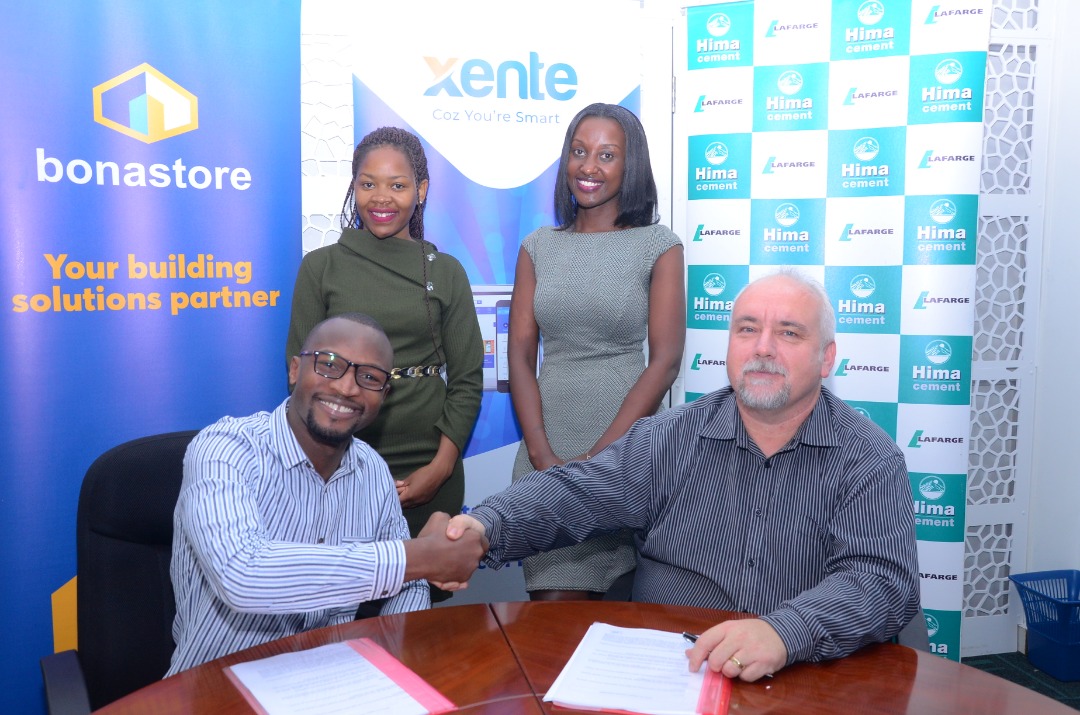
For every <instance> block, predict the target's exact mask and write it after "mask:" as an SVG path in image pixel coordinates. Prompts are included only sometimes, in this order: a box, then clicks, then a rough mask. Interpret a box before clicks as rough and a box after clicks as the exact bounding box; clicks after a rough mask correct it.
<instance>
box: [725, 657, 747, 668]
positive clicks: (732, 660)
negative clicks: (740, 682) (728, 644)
mask: <svg viewBox="0 0 1080 715" xmlns="http://www.w3.org/2000/svg"><path fill="white" fill-rule="evenodd" d="M728 660H730V661H731V662H732V663H734V664H735V667H736V668H738V669H739V670H742V669H743V665H742V661H741V660H739V659H738V658H736V657H735V656H731V657H730V658H728Z"/></svg>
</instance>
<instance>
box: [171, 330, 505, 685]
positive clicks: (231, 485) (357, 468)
mask: <svg viewBox="0 0 1080 715" xmlns="http://www.w3.org/2000/svg"><path fill="white" fill-rule="evenodd" d="M393 362H394V361H393V351H392V350H391V348H390V342H389V340H387V338H386V334H385V333H384V332H383V330H382V328H381V327H379V324H378V323H376V322H375V321H374V320H373V319H372V318H370V317H368V316H366V315H362V314H359V313H350V314H346V315H340V316H336V317H334V318H330V319H329V320H325V321H323V322H322V323H319V324H318V325H317V326H315V328H314V329H312V331H311V333H310V335H309V336H308V339H307V341H306V342H305V343H304V346H303V348H302V350H301V352H300V354H298V355H295V356H293V358H292V361H291V363H290V366H289V382H290V385H291V386H292V394H291V396H290V397H289V398H288V399H286V400H285V401H284V402H282V403H281V405H279V406H278V407H277V409H275V410H274V411H273V412H259V413H257V414H254V415H251V416H250V417H244V418H233V417H225V418H222V419H221V420H219V421H218V422H216V423H214V424H213V425H211V426H209V427H207V428H206V429H204V430H203V431H201V432H200V433H199V434H198V435H197V436H196V437H195V439H194V440H193V441H192V443H191V445H190V446H189V447H188V451H187V455H186V456H185V458H184V480H183V484H182V486H181V490H180V498H179V501H178V502H177V505H176V512H175V518H174V536H173V554H172V564H171V575H172V581H173V589H174V591H175V593H176V620H175V621H174V624H173V637H174V639H175V641H176V651H175V652H174V653H173V659H172V664H171V667H170V669H169V673H168V674H169V675H172V674H173V673H176V672H179V671H181V670H184V669H186V668H190V667H192V666H194V665H198V664H200V663H203V662H206V661H208V660H212V659H214V658H217V657H220V656H223V655H226V654H228V653H232V652H234V651H237V650H241V649H243V648H248V647H250V646H253V645H257V644H259V643H264V642H266V641H270V640H274V639H277V638H281V637H284V636H289V635H293V634H295V633H299V632H301V631H306V630H310V629H312V628H320V627H322V626H329V625H335V624H339V623H344V622H346V621H349V620H352V618H353V617H354V614H355V613H356V609H357V606H358V605H359V604H360V603H362V602H366V601H371V600H376V599H386V600H385V602H384V603H383V604H382V606H381V613H383V614H388V613H400V612H404V611H413V610H417V609H421V608H428V607H429V606H430V605H431V600H430V596H429V589H428V584H427V582H426V581H425V580H424V579H425V578H431V579H432V580H435V581H455V582H457V581H459V580H461V581H465V580H467V579H468V578H469V576H470V575H471V574H472V572H473V569H475V568H476V566H477V564H478V562H479V559H480V557H481V556H482V555H483V553H484V549H485V548H486V545H485V544H484V543H483V539H482V537H480V536H478V535H475V534H473V536H474V538H473V539H471V540H469V541H467V542H466V541H458V542H452V541H450V540H449V539H447V538H446V527H447V522H448V520H449V516H448V515H446V514H436V515H434V516H432V518H431V520H430V521H429V522H428V525H427V526H426V527H425V528H424V530H423V531H422V532H421V533H420V534H419V535H418V536H417V538H416V539H412V540H410V539H409V529H408V526H407V524H406V523H405V519H404V517H403V516H402V514H401V506H400V504H399V501H398V498H397V491H396V489H395V488H394V482H393V480H392V479H391V478H390V473H389V470H388V469H387V467H386V463H385V462H384V461H383V460H382V458H381V457H379V455H378V454H376V453H375V451H374V450H373V449H371V447H369V446H368V445H367V444H365V443H363V442H361V441H360V440H358V439H356V438H355V437H353V434H354V433H355V432H356V431H357V430H359V429H361V428H362V427H365V426H367V425H368V424H370V423H371V421H372V420H374V419H375V416H376V415H377V414H378V413H379V407H380V406H381V405H382V403H383V399H384V398H385V397H386V394H387V392H388V391H389V389H390V382H389V376H390V369H391V368H392V367H393ZM219 364H220V365H222V366H223V367H225V368H229V367H230V366H231V365H232V362H231V361H229V360H222V361H220V363H219ZM241 368H242V366H241Z"/></svg>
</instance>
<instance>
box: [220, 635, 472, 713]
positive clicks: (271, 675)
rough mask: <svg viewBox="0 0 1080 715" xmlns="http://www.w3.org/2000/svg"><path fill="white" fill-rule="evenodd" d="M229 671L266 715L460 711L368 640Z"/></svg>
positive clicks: (239, 686)
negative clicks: (455, 709) (454, 709)
mask: <svg viewBox="0 0 1080 715" xmlns="http://www.w3.org/2000/svg"><path fill="white" fill-rule="evenodd" d="M225 673H226V675H227V676H228V677H229V679H230V680H232V681H233V683H234V684H235V685H236V686H237V687H238V688H239V689H240V691H241V692H242V693H243V694H244V697H245V698H246V699H247V700H248V702H249V703H250V704H251V705H252V707H254V708H255V709H256V710H257V711H259V712H261V713H266V715H331V714H332V713H358V712H362V713H365V715H426V714H427V713H441V712H447V711H448V710H452V709H453V708H454V705H453V703H451V702H450V701H449V700H447V699H446V698H444V697H443V696H442V695H441V694H440V693H439V692H438V691H437V690H435V689H434V688H432V687H431V686H430V685H428V684H427V682H425V681H424V680H423V679H421V678H420V677H419V676H418V675H416V674H415V673H413V672H412V671H411V670H409V669H408V668H406V667H405V666H404V665H403V664H402V663H401V662H400V661H398V660H397V659H396V658H394V657H393V656H391V655H390V654H389V653H387V652H386V651H385V650H383V649H382V648H380V647H379V646H378V645H377V644H375V643H374V641H371V640H368V639H366V638H363V639H359V640H354V641H345V642H343V643H331V644H330V645H324V646H320V647H318V648H312V649H311V650H305V651H299V652H296V653H282V654H281V655H275V656H272V657H270V658H263V659H262V660H255V661H251V662H248V663H239V664H237V665H233V666H230V667H228V668H226V669H225Z"/></svg>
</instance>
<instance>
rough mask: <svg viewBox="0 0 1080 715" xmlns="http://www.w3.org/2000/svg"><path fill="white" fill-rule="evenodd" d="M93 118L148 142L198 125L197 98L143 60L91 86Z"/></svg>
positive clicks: (196, 127)
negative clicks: (92, 91)
mask: <svg viewBox="0 0 1080 715" xmlns="http://www.w3.org/2000/svg"><path fill="white" fill-rule="evenodd" d="M94 121H95V122H97V123H98V124H101V125H104V126H106V127H108V128H109V129H113V130H115V131H118V132H120V133H121V134H126V135H127V136H129V137H132V138H133V139H138V140H139V141H141V142H146V143H147V144H153V143H154V142H158V141H161V140H162V139H168V138H169V137H174V136H176V135H178V134H184V133H185V132H190V131H193V130H195V129H198V128H199V100H198V98H197V97H196V96H195V95H194V94H192V93H191V92H189V91H187V90H186V89H184V88H183V87H181V86H180V85H178V84H177V83H176V82H174V81H173V80H171V79H169V78H168V77H166V76H165V75H164V74H162V73H161V72H159V71H158V70H156V69H154V68H153V67H151V66H150V65H149V64H146V63H145V62H144V63H143V64H141V65H139V66H138V67H134V68H132V69H130V70H128V71H127V72H124V73H123V74H120V75H117V76H116V77H113V78H112V79H110V80H109V81H107V82H102V83H101V84H99V85H98V86H96V87H94Z"/></svg>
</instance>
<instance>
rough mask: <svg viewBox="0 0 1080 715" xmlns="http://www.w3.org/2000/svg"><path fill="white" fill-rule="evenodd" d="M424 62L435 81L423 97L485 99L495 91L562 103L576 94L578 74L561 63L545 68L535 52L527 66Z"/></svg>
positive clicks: (453, 60)
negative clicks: (444, 96)
mask: <svg viewBox="0 0 1080 715" xmlns="http://www.w3.org/2000/svg"><path fill="white" fill-rule="evenodd" d="M424 61H425V62H427V65H428V67H429V68H430V69H431V72H432V74H434V75H435V80H436V81H435V83H434V84H432V85H431V86H430V87H428V88H427V89H426V90H424V96H425V97H437V96H439V95H440V94H443V93H445V94H446V95H447V96H449V97H462V96H469V97H487V96H489V95H491V93H492V92H493V91H494V92H495V97H497V98H499V99H507V98H508V97H511V96H513V97H517V98H518V99H535V100H543V99H546V98H548V97H550V98H551V99H554V100H556V101H559V102H565V101H567V100H569V99H573V97H574V96H575V95H576V94H577V86H578V76H577V71H576V70H575V69H574V68H573V67H571V66H570V65H568V64H566V63H564V62H556V63H554V64H552V65H550V66H547V67H546V69H545V64H544V63H543V62H541V61H540V55H539V54H538V53H536V52H530V53H529V61H528V64H527V65H526V64H525V63H524V62H520V61H518V60H506V61H504V62H500V63H499V64H498V66H492V64H491V63H490V62H488V61H487V60H482V59H476V58H474V59H468V60H465V61H464V62H462V63H461V64H460V65H458V58H457V57H451V58H449V59H446V60H442V59H439V58H436V57H425V58H424ZM545 93H546V94H545Z"/></svg>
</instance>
